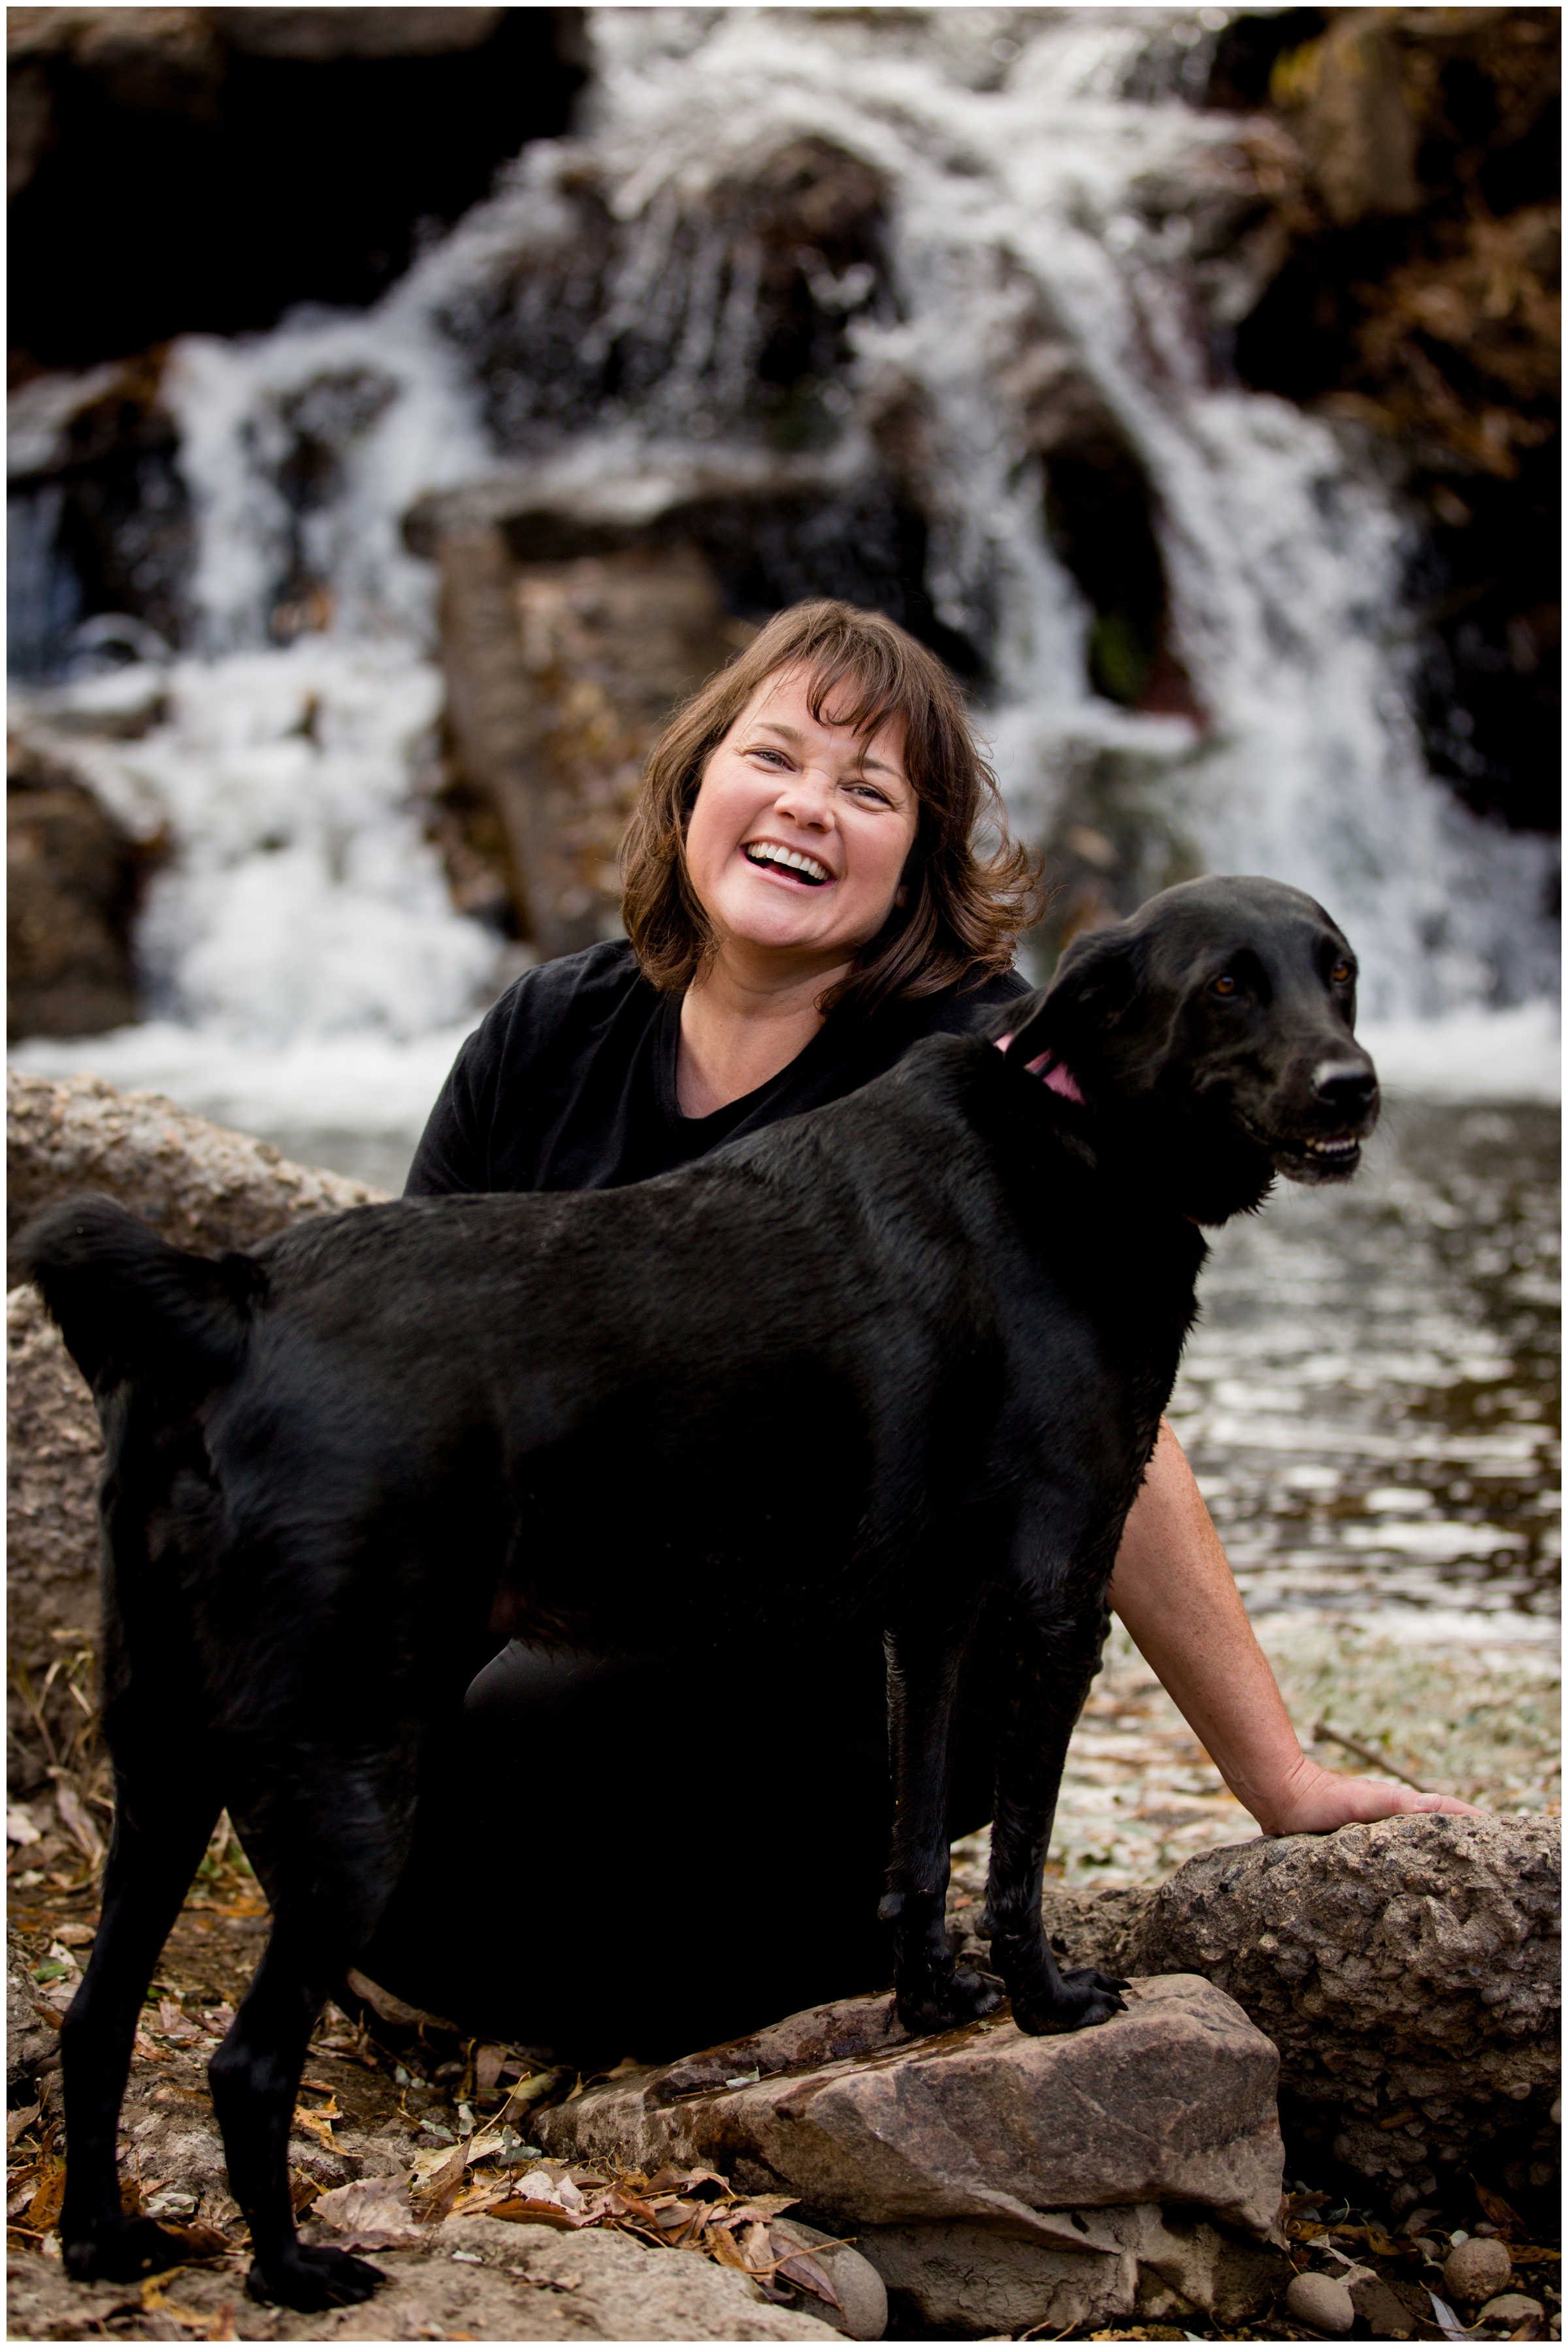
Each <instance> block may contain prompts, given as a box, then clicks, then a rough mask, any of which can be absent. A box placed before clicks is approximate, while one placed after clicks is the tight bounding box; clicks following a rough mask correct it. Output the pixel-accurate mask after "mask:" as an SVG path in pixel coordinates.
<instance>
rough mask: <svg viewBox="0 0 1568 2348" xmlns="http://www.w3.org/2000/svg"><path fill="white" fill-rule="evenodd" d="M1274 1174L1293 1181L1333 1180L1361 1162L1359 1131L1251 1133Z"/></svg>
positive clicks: (1339, 1179)
mask: <svg viewBox="0 0 1568 2348" xmlns="http://www.w3.org/2000/svg"><path fill="white" fill-rule="evenodd" d="M1253 1138H1254V1139H1255V1140H1256V1141H1257V1142H1259V1143H1260V1144H1261V1145H1262V1147H1263V1148H1265V1149H1266V1151H1267V1153H1268V1157H1269V1160H1270V1162H1271V1164H1272V1165H1273V1167H1274V1169H1275V1172H1276V1174H1283V1175H1285V1176H1286V1179H1287V1180H1295V1181H1297V1182H1337V1181H1342V1180H1343V1179H1345V1177H1346V1176H1347V1175H1350V1174H1354V1173H1355V1171H1356V1169H1357V1168H1358V1166H1359V1165H1360V1163H1361V1144H1362V1142H1363V1140H1364V1139H1365V1138H1366V1137H1365V1135H1364V1134H1360V1133H1313V1134H1301V1135H1288V1136H1287V1135H1283V1134H1262V1133H1255V1134H1254V1136H1253Z"/></svg>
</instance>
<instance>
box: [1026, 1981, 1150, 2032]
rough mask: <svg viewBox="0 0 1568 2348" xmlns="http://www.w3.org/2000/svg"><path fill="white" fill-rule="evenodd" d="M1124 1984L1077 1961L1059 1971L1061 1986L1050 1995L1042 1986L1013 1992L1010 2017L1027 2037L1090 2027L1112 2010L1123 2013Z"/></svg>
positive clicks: (1108, 2016) (1124, 2003) (1125, 2009)
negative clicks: (1066, 1970)
mask: <svg viewBox="0 0 1568 2348" xmlns="http://www.w3.org/2000/svg"><path fill="white" fill-rule="evenodd" d="M1127 1987H1128V1983H1127V1982H1124V1981H1118V1980H1117V1979H1115V1977H1114V1976H1113V1975H1112V1974H1110V1973H1102V1972H1099V1971H1098V1970H1097V1968H1096V1967H1095V1966H1093V1965H1078V1966H1075V1967H1074V1969H1073V1971H1072V1972H1070V1973H1063V1974H1062V1975H1061V1988H1060V1989H1059V1990H1058V1991H1057V1992H1056V1993H1055V1994H1054V1995H1052V1994H1051V1993H1050V1992H1049V1991H1046V1990H1044V1989H1042V1990H1041V1991H1040V1993H1038V1994H1034V1993H1030V1994H1025V1995H1022V1996H1016V1997H1015V1998H1014V1999H1013V2002H1012V2018H1013V2020H1014V2021H1015V2022H1016V2023H1017V2024H1018V2026H1019V2028H1020V2030H1021V2031H1024V2032H1025V2033H1027V2034H1028V2035H1029V2036H1030V2038H1047V2037H1061V2036H1064V2035H1065V2034H1066V2033H1067V2032H1069V2031H1071V2030H1091V2029H1093V2028H1094V2026H1095V2024H1097V2023H1101V2022H1109V2021H1110V2019H1111V2017H1112V2014H1113V2013H1126V2011H1127V2001H1126V1999H1125V1998H1124V1997H1122V1995H1121V1992H1122V1990H1124V1989H1126V1988H1127Z"/></svg>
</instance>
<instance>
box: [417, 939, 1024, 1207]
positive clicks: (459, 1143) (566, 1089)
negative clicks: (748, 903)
mask: <svg viewBox="0 0 1568 2348" xmlns="http://www.w3.org/2000/svg"><path fill="white" fill-rule="evenodd" d="M1028 992H1029V989H1028V987H1027V985H1026V983H1025V982H1024V981H1023V980H1022V979H1021V978H1020V977H1019V975H1018V974H1017V973H1016V972H1010V971H1009V972H1008V973H1005V974H1003V975H1001V976H999V977H992V978H988V979H986V980H984V981H983V982H982V983H980V984H979V985H978V986H972V987H970V988H969V989H968V991H967V992H961V991H959V990H958V989H957V988H954V989H949V990H948V991H947V992H945V993H943V994H933V995H927V996H925V997H923V998H921V999H920V1000H918V1001H917V1002H900V1003H895V1004H888V1005H887V1006H886V1008H884V1009H883V1010H881V1011H880V1012H877V1013H876V1014H873V1015H872V1016H870V1017H867V1016H866V1014H863V1013H856V1011H855V1010H853V1009H852V1008H846V1009H845V1010H842V1011H837V1012H833V1013H830V1014H829V1015H828V1017H827V1018H826V1019H825V1021H824V1022H823V1024H822V1025H821V1027H820V1028H819V1029H818V1030H817V1032H816V1034H815V1035H814V1036H813V1037H812V1039H811V1041H810V1043H809V1044H807V1045H805V1046H804V1050H802V1051H800V1052H797V1053H796V1055H795V1056H794V1059H793V1060H791V1061H790V1062H789V1063H788V1064H787V1066H784V1067H783V1068H781V1069H780V1070H779V1072H778V1074H777V1075H776V1076H770V1077H769V1078H768V1080H767V1082H766V1083H765V1084H763V1085H759V1086H757V1087H756V1089H755V1090H754V1091H753V1092H749V1093H745V1094H743V1095H742V1097H741V1098H740V1099H739V1100H733V1101H730V1102H728V1103H726V1105H725V1106H724V1107H723V1108H718V1109H714V1110H713V1111H712V1115H711V1116H708V1117H683V1116H682V1113H681V1105H680V1101H679V1098H678V1097H677V1093H676V1070H677V1066H678V1063H679V1059H680V1050H681V1003H682V998H681V996H680V995H678V994H661V993H660V992H659V991H658V989H657V988H655V987H653V986H651V985H650V983H649V982H648V981H647V979H645V978H644V977H643V975H642V973H641V971H640V970H639V968H638V966H637V960H636V957H635V955H634V954H633V953H632V951H631V948H630V945H629V944H628V943H627V942H625V941H624V940H623V939H622V940H617V941H616V942H614V943H613V944H609V945H598V946H589V947H588V948H587V949H586V950H585V951H584V952H583V953H575V954H564V955H562V956H561V957H560V958H559V960H558V961H555V962H548V963H541V964H540V965H539V967H538V969H537V970H530V971H526V972H525V973H524V974H523V976H522V977H521V978H519V979H518V981H517V982H516V983H515V984H514V985H512V986H509V987H508V988H507V991H506V993H505V994H503V995H502V996H501V997H500V998H499V1000H498V1001H497V1003H496V1004H494V1005H493V1006H492V1007H491V1009H490V1011H489V1012H488V1013H487V1015H486V1017H485V1019H484V1021H483V1022H482V1023H481V1025H479V1026H478V1027H477V1028H476V1029H475V1031H474V1033H473V1035H470V1036H469V1037H468V1039H467V1041H466V1043H465V1044H464V1045H463V1047H462V1049H461V1051H460V1052H459V1053H458V1055H457V1058H456V1064H455V1066H454V1067H453V1069H452V1073H451V1075H450V1076H448V1077H447V1079H446V1084H445V1086H443V1087H442V1091H441V1095H440V1097H439V1098H438V1099H437V1101H436V1106H435V1107H434V1109H433V1110H432V1111H431V1114H430V1120H429V1123H428V1124H427V1125H426V1127H425V1132H424V1136H423V1138H422V1139H421V1141H420V1144H419V1148H418V1149H417V1150H416V1151H415V1158H414V1164H413V1166H412V1168H411V1169H410V1170H409V1175H408V1180H407V1183H406V1185H405V1197H409V1198H428V1197H437V1196H441V1195H443V1194H445V1193H447V1192H452V1191H487V1190H489V1191H494V1190H607V1189H618V1188H619V1187H620V1185H621V1184H623V1183H627V1182H642V1181H647V1180H648V1179H650V1178H651V1176H653V1175H655V1174H665V1173H668V1172H670V1171H671V1169H672V1168H674V1167H677V1166H686V1165H689V1164H690V1163H691V1162H692V1159H697V1158H704V1157H706V1156H707V1154H708V1152H709V1151H710V1150H712V1149H717V1148H720V1147H721V1145H722V1144H723V1143H724V1142H726V1141H732V1140H733V1139H734V1138H736V1137H737V1136H738V1135H740V1134H749V1133H755V1132H758V1131H760V1130H761V1129H762V1128H764V1126H769V1125H773V1124H775V1123H776V1122H777V1120H778V1119H779V1118H780V1117H795V1116H798V1115H799V1114H800V1113H801V1112H802V1111H804V1110H805V1109H812V1108H820V1107H823V1105H824V1104H825V1102H828V1101H834V1100H841V1099H842V1098H843V1097H844V1096H845V1094H846V1093H851V1092H856V1091H858V1089H859V1087H860V1086H862V1085H864V1084H868V1083H869V1082H870V1081H871V1079H872V1077H874V1076H881V1075H883V1074H884V1073H885V1072H886V1070H887V1069H888V1068H891V1067H893V1066H895V1065H896V1063H897V1061H899V1060H900V1059H902V1057H903V1056H904V1054H905V1053H906V1052H907V1050H908V1049H909V1047H910V1045H912V1044H915V1043H917V1042H919V1041H920V1039H921V1038H922V1037H923V1036H926V1035H974V1034H978V1033H984V1032H986V1031H987V1030H988V1029H989V1028H990V1027H991V1026H994V1025H995V1024H996V1023H995V1017H994V1014H996V1013H997V1012H998V1011H999V1010H1000V1009H1002V1008H1003V1007H1004V1006H1005V1005H1006V1004H1008V1003H1009V1002H1012V1001H1014V1000H1015V999H1016V998H1017V997H1018V996H1019V995H1021V994H1027V993H1028Z"/></svg>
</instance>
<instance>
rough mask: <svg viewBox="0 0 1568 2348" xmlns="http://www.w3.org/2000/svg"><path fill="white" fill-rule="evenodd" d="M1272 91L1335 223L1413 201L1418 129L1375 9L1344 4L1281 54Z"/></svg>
mask: <svg viewBox="0 0 1568 2348" xmlns="http://www.w3.org/2000/svg"><path fill="white" fill-rule="evenodd" d="M1271 94H1272V96H1273V97H1274V98H1275V100H1276V104H1278V105H1279V106H1280V108H1282V110H1283V111H1284V112H1285V113H1286V116H1287V117H1288V118H1289V120H1290V122H1291V126H1292V128H1293V129H1294V130H1295V132H1296V137H1297V138H1298V139H1300V141H1301V145H1302V148H1303V150H1304V152H1305V153H1306V156H1307V165H1308V168H1309V170H1310V171H1311V174H1312V179H1313V182H1314V184H1315V186H1316V187H1317V192H1318V194H1319V195H1320V196H1321V197H1322V199H1323V202H1324V206H1325V208H1326V210H1327V213H1328V216H1329V218H1330V219H1331V220H1332V221H1333V222H1334V224H1335V226H1336V227H1337V228H1350V227H1353V226H1354V224H1355V223H1356V222H1357V221H1360V220H1365V219H1367V218H1368V216H1369V215H1378V214H1380V215H1382V216H1385V217H1387V216H1388V215H1389V214H1390V213H1399V212H1413V211H1416V210H1417V209H1418V207H1419V204H1420V201H1421V188H1420V182H1419V180H1418V179H1417V177H1416V149H1417V147H1418V145H1419V139H1420V132H1419V127H1418V125H1417V123H1416V120H1415V118H1414V116H1413V115H1412V113H1411V111H1410V108H1409V106H1408V104H1407V103H1406V99H1405V92H1404V88H1403V86H1402V80H1401V76H1400V73H1399V55H1398V52H1397V51H1396V49H1395V47H1394V45H1393V43H1392V41H1391V40H1390V39H1389V33H1388V30H1387V28H1386V27H1385V26H1384V25H1383V23H1382V22H1381V21H1380V14H1379V12H1378V10H1376V9H1371V8H1347V9H1345V10H1343V11H1342V12H1341V13H1340V15H1339V17H1338V20H1337V22H1336V23H1334V24H1331V25H1330V26H1329V28H1328V30H1327V32H1326V33H1325V34H1324V35H1323V36H1322V38H1321V39H1320V40H1316V41H1309V42H1307V43H1306V44H1304V45H1303V46H1302V47H1300V48H1299V49H1297V50H1296V51H1295V53H1294V54H1293V55H1292V56H1291V57H1288V58H1286V59H1285V60H1282V63H1281V66H1280V67H1279V68H1277V69H1276V75H1275V79H1274V83H1273V85H1272V86H1271Z"/></svg>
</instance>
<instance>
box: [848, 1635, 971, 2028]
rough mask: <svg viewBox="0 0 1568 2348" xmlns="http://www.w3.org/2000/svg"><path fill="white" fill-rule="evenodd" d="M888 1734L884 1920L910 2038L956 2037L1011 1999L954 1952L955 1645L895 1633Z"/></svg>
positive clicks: (889, 1642)
mask: <svg viewBox="0 0 1568 2348" xmlns="http://www.w3.org/2000/svg"><path fill="white" fill-rule="evenodd" d="M886 1653H887V1728H888V1737H889V1742H890V1746H891V1754H892V1765H893V1800H894V1812H893V1849H892V1857H891V1859H890V1862H889V1865H888V1869H887V1892H886V1898H885V1899H884V1900H883V1901H882V1904H881V1906H880V1908H879V1909H878V1910H877V1914H878V1915H879V1916H880V1918H881V1920H882V1921H883V1922H884V1923H885V1924H886V1925H888V1926H889V1927H890V1928H891V1930H892V1933H893V1949H894V1984H895V1993H896V1995H897V2003H898V2019H899V2021H900V2022H901V2023H902V2024H904V2027H905V2029H906V2030H908V2031H912V2032H916V2033H919V2032H923V2031H927V2030H950V2029H951V2028H952V2027H953V2026H954V2024H957V2023H960V2022H972V2021H974V2020H975V2019H976V2017H977V2016H978V2015H979V2014H982V2013H989V2012H990V2011H991V2009H992V2007H993V2006H995V2005H997V2004H999V2003H1000V1999H1001V1989H1000V1985H999V1983H998V1982H995V1981H993V1980H992V1979H991V1977H990V1975H989V1973H979V1972H971V1971H970V1970H969V1969H968V1967H967V1966H966V1967H961V1968H960V1967H955V1965H954V1963H953V1959H952V1954H951V1952H950V1951H949V1949H948V1926H947V1903H948V1872H949V1862H948V1734H949V1730H950V1726H951V1722H952V1712H953V1698H954V1694H955V1690H956V1686H957V1682H958V1643H957V1642H955V1641H950V1640H948V1639H946V1638H943V1637H941V1636H939V1635H938V1636H933V1635H932V1634H930V1633H929V1632H924V1631H922V1632H911V1631H908V1630H900V1631H897V1632H888V1634H887V1638H886Z"/></svg>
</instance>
